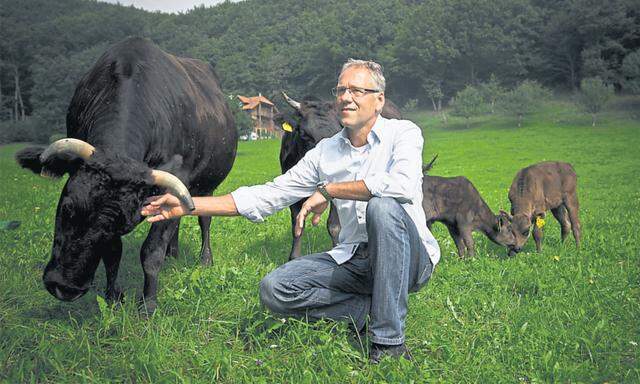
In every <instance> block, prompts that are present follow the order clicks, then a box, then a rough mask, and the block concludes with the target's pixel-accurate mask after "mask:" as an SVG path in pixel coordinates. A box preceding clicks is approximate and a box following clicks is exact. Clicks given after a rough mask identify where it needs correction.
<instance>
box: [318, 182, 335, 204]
mask: <svg viewBox="0 0 640 384" xmlns="http://www.w3.org/2000/svg"><path fill="white" fill-rule="evenodd" d="M327 184H329V182H328V181H323V182H322V183H320V184H318V192H320V194H322V196H324V198H325V200H327V201H329V202H330V201H331V200H333V197H331V195H330V194H329V192H327V188H326V187H327Z"/></svg>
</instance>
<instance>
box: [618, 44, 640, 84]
mask: <svg viewBox="0 0 640 384" xmlns="http://www.w3.org/2000/svg"><path fill="white" fill-rule="evenodd" d="M622 76H623V78H624V80H623V82H622V85H623V87H624V89H625V90H626V91H628V92H631V93H634V94H640V49H637V50H635V51H633V52H632V53H630V54H628V55H627V56H626V57H625V58H624V60H623V61H622Z"/></svg>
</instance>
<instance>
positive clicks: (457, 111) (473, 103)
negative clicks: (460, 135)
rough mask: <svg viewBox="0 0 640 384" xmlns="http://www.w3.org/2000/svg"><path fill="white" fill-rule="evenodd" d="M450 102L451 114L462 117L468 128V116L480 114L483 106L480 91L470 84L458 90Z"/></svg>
mask: <svg viewBox="0 0 640 384" xmlns="http://www.w3.org/2000/svg"><path fill="white" fill-rule="evenodd" d="M452 103H453V114H454V115H458V116H462V117H464V118H465V119H466V123H467V128H469V118H470V117H472V116H475V115H478V114H480V113H481V112H482V110H483V107H484V100H483V97H482V93H481V92H480V90H478V88H476V87H473V86H471V85H467V86H466V87H465V88H464V89H463V90H462V91H460V92H458V93H457V94H456V96H455V98H454V99H453V101H452Z"/></svg>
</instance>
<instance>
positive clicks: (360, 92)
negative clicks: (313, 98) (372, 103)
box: [331, 87, 380, 97]
mask: <svg viewBox="0 0 640 384" xmlns="http://www.w3.org/2000/svg"><path fill="white" fill-rule="evenodd" d="M347 91H349V93H350V94H351V96H353V97H362V96H364V95H366V94H367V93H376V92H380V90H379V89H368V88H360V87H333V88H331V94H332V95H333V96H337V97H340V96H342V95H344V94H345V92H347Z"/></svg>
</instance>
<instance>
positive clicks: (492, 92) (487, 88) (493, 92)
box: [478, 73, 506, 113]
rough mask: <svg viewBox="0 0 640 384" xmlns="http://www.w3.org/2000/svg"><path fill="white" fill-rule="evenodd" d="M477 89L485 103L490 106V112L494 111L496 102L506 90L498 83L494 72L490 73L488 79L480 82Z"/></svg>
mask: <svg viewBox="0 0 640 384" xmlns="http://www.w3.org/2000/svg"><path fill="white" fill-rule="evenodd" d="M478 89H479V90H480V93H481V94H482V97H483V99H484V101H485V102H486V103H488V104H489V105H490V106H491V113H494V112H495V105H496V102H497V101H498V100H499V99H500V98H501V97H503V96H504V94H505V92H506V90H505V89H504V88H503V87H502V85H500V82H499V81H498V78H497V77H496V75H495V74H493V73H492V74H491V76H490V77H489V81H487V82H484V83H480V84H479V85H478Z"/></svg>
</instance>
